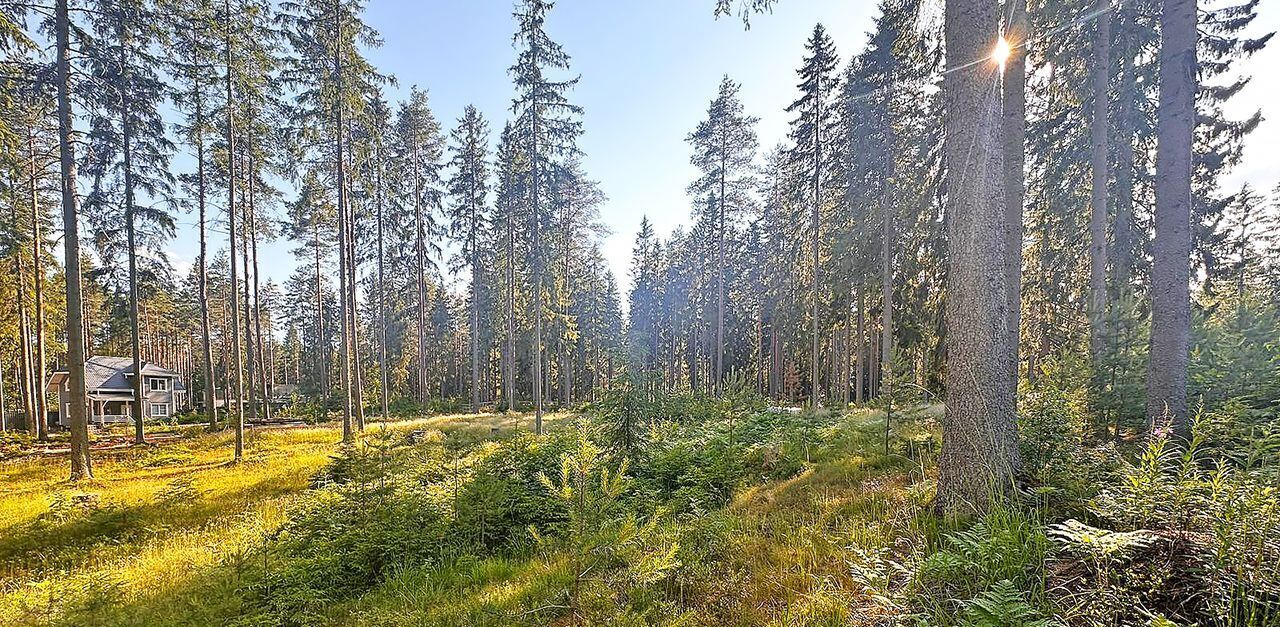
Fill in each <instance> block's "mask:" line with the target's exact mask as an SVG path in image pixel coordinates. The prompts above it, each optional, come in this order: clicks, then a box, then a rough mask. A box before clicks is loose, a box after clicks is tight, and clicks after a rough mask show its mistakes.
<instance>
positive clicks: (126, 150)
mask: <svg viewBox="0 0 1280 627" xmlns="http://www.w3.org/2000/svg"><path fill="white" fill-rule="evenodd" d="M89 15H91V16H92V18H91V28H92V30H93V33H94V35H95V40H94V41H95V43H94V45H92V46H90V47H89V48H88V50H87V53H88V54H87V58H88V62H89V65H90V68H91V71H93V73H94V74H95V75H96V76H98V77H99V78H100V80H101V83H99V87H98V88H97V89H94V90H92V91H91V92H90V93H91V96H90V98H91V101H90V102H91V105H90V106H91V110H90V112H89V113H90V119H89V124H90V128H91V130H90V133H89V142H90V145H92V146H93V151H92V156H91V158H90V160H89V161H88V166H87V167H86V173H87V174H89V175H90V176H92V177H93V178H94V185H93V190H92V191H91V192H90V194H89V195H88V196H87V197H86V199H85V208H86V211H88V212H89V213H90V215H91V218H92V219H93V220H94V222H95V223H96V231H97V232H96V237H95V241H96V242H97V244H98V248H99V250H100V251H101V252H102V253H103V254H104V256H105V257H106V258H107V259H109V260H112V262H111V263H109V264H108V266H107V268H106V269H108V270H110V269H111V268H113V267H115V265H116V262H118V261H119V260H120V258H121V257H123V258H124V262H125V265H126V268H127V270H126V271H127V277H128V280H127V285H128V287H127V290H128V292H127V293H128V303H129V325H130V328H131V330H132V336H131V341H130V349H131V350H130V352H131V355H132V358H133V366H132V369H131V372H132V379H131V385H132V387H133V402H132V414H133V420H134V442H135V443H138V444H141V443H143V441H144V439H143V424H142V422H143V419H144V418H145V416H144V414H143V411H144V408H143V407H144V396H143V384H144V377H143V360H142V338H141V327H142V321H141V318H140V314H139V300H140V298H141V293H140V283H141V281H142V280H143V277H142V273H162V274H167V273H168V271H167V269H166V268H164V266H165V265H166V261H165V258H164V257H165V256H164V252H163V250H164V242H165V241H166V240H167V239H169V238H171V237H172V236H173V235H174V224H173V218H172V217H171V216H170V215H169V213H168V211H167V210H166V207H167V203H169V202H171V198H172V184H173V175H172V174H171V173H170V171H169V157H170V155H171V154H172V152H173V144H172V142H170V141H169V138H168V137H167V135H166V133H165V124H164V120H163V119H162V117H161V110H160V105H161V103H162V102H163V101H164V100H165V99H166V97H167V95H168V86H167V85H166V84H165V83H164V82H163V79H162V77H161V76H160V75H159V73H158V71H157V69H158V68H159V66H160V65H161V60H160V57H159V53H160V47H161V46H164V45H167V44H168V41H167V36H168V33H166V32H164V30H163V29H162V25H163V21H161V19H160V17H159V14H158V7H157V6H156V5H154V4H153V3H152V2H151V1H150V0H126V1H124V2H114V1H113V2H102V3H96V4H94V5H93V6H92V10H91V11H90V12H89ZM140 197H141V198H140ZM148 253H149V254H148ZM144 255H145V257H144Z"/></svg>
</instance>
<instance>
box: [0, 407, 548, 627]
mask: <svg viewBox="0 0 1280 627" xmlns="http://www.w3.org/2000/svg"><path fill="white" fill-rule="evenodd" d="M556 419H557V417H552V419H551V422H554V421H555V420H556ZM516 420H517V418H514V417H501V416H479V417H476V416H469V417H466V418H462V417H458V416H436V417H429V418H420V419H414V420H405V421H399V422H393V423H388V424H381V423H376V424H374V425H372V426H371V427H370V429H372V430H380V429H383V428H387V429H390V430H393V431H413V430H419V429H424V430H440V431H443V432H446V433H456V434H458V436H459V437H460V438H471V439H474V438H479V437H488V436H489V434H490V430H491V429H492V428H495V427H496V428H498V429H499V430H500V431H501V432H509V431H510V430H511V429H513V428H514V426H515V422H516ZM530 422H531V421H529V420H528V419H525V420H524V423H525V426H526V428H527V425H528V424H530ZM180 432H181V434H182V436H183V437H181V438H180V439H178V440H175V441H171V442H166V443H164V444H162V445H158V446H143V447H133V448H129V449H123V450H113V451H110V452H105V453H98V454H96V455H95V457H94V477H95V478H94V480H93V481H90V482H82V483H80V484H77V485H71V484H68V483H67V482H66V481H65V478H66V474H67V470H66V468H65V465H66V460H65V458H62V457H35V456H31V457H24V458H18V459H14V460H9V461H4V462H0V625H28V624H30V625H44V624H101V625H108V624H111V625H115V624H119V625H129V624H137V625H161V624H217V623H221V622H224V619H225V617H226V616H227V615H235V614H236V613H237V612H239V611H240V610H241V609H242V608H240V607H239V604H238V602H237V601H236V599H237V596H238V595H237V593H236V587H237V585H238V582H237V580H238V573H239V571H241V570H243V569H244V568H245V567H246V564H245V561H246V560H249V559H252V556H253V555H254V553H255V551H256V549H257V547H259V546H261V543H262V542H263V541H264V539H265V538H268V537H269V536H270V535H271V534H272V532H274V531H275V530H276V529H278V528H279V527H280V525H281V524H282V523H283V522H284V521H285V519H286V514H287V512H288V510H289V508H290V505H291V504H292V503H293V502H294V501H295V500H296V499H297V498H299V496H300V495H301V494H302V493H303V492H304V491H305V490H306V489H307V488H308V487H310V485H311V479H312V477H313V476H314V475H315V474H316V472H317V471H318V470H320V469H321V468H322V467H324V466H325V465H326V464H327V463H328V462H329V461H330V456H331V455H332V454H333V453H334V452H335V451H336V450H337V446H338V441H339V440H340V437H341V431H340V428H339V427H337V426H334V425H322V426H316V427H305V428H285V429H261V430H250V431H249V432H248V433H247V435H246V449H245V460H244V461H242V462H241V463H238V464H235V463H232V461H231V451H232V438H233V435H232V434H231V433H230V432H227V431H222V432H218V433H206V432H203V431H201V430H200V429H199V428H198V427H197V428H186V429H181V430H180ZM175 601H177V602H176V603H175Z"/></svg>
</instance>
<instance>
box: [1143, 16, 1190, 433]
mask: <svg viewBox="0 0 1280 627" xmlns="http://www.w3.org/2000/svg"><path fill="white" fill-rule="evenodd" d="M1160 32H1161V42H1160V107H1159V113H1158V122H1157V137H1158V141H1159V145H1158V147H1157V149H1156V173H1157V182H1156V210H1155V239H1154V240H1153V241H1152V246H1151V249H1152V254H1151V257H1152V265H1151V359H1150V360H1149V363H1148V366H1147V419H1148V421H1150V422H1151V423H1153V424H1156V425H1159V424H1163V423H1164V422H1165V421H1166V420H1167V421H1170V422H1171V424H1172V426H1173V428H1174V430H1175V431H1176V432H1177V433H1178V434H1179V435H1181V436H1184V437H1186V436H1189V435H1190V421H1189V419H1188V418H1189V417H1188V415H1187V410H1188V408H1187V362H1188V359H1189V355H1188V349H1189V346H1190V339H1191V293H1190V282H1191V168H1192V160H1191V159H1192V155H1191V150H1192V144H1191V142H1192V134H1193V132H1194V131H1195V123H1196V110H1195V95H1196V0H1164V13H1163V14H1162V15H1161V17H1160Z"/></svg>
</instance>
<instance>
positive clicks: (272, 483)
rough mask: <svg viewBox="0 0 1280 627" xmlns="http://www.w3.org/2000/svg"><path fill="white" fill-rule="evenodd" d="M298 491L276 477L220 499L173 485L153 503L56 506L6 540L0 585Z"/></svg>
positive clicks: (0, 551) (0, 545)
mask: <svg viewBox="0 0 1280 627" xmlns="http://www.w3.org/2000/svg"><path fill="white" fill-rule="evenodd" d="M298 490H299V488H298V486H296V485H292V484H291V483H290V482H288V481H283V480H282V477H281V476H279V475H271V476H265V477H263V478H261V479H259V480H257V481H255V482H253V483H250V484H246V485H243V486H240V487H238V488H237V489H235V490H231V491H227V492H221V493H219V494H217V495H214V496H207V495H200V494H199V493H195V492H189V491H185V490H184V489H183V488H182V487H181V486H172V485H171V486H170V487H166V488H164V489H162V490H161V492H160V493H159V494H157V497H156V498H154V499H153V500H152V501H150V502H144V503H137V504H132V505H118V504H110V503H108V504H101V505H95V504H92V503H84V504H72V505H64V504H59V505H55V506H54V507H53V508H51V510H50V511H48V512H46V513H45V514H43V515H41V516H40V517H37V518H36V519H35V520H32V521H30V522H28V523H25V524H20V525H17V526H15V527H14V528H12V529H10V530H8V531H7V532H6V533H5V534H4V537H2V538H0V563H4V564H5V567H4V571H3V572H0V581H3V580H5V579H15V578H18V577H19V576H21V577H22V578H30V577H32V576H38V577H42V576H45V575H47V574H49V573H51V572H56V571H57V570H60V569H63V568H69V567H72V566H74V565H75V564H77V563H78V562H81V561H83V560H86V559H89V558H90V557H91V556H92V554H93V552H94V550H95V549H98V548H101V547H104V546H115V545H125V544H140V543H143V542H145V541H147V540H150V539H153V538H157V537H162V536H163V535H165V534H176V533H181V532H184V531H190V530H195V529H199V528H201V527H203V526H206V525H208V524H210V523H211V522H213V521H215V520H218V519H223V518H229V517H234V516H238V515H240V514H242V513H243V512H245V511H248V510H250V509H252V508H253V507H254V505H255V504H256V503H259V502H262V501H266V500H270V499H275V498H279V497H282V496H285V495H287V494H290V493H293V492H297V491H298Z"/></svg>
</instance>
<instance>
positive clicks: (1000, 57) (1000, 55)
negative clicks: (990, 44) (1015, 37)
mask: <svg viewBox="0 0 1280 627" xmlns="http://www.w3.org/2000/svg"><path fill="white" fill-rule="evenodd" d="M1012 54H1013V46H1011V45H1009V40H1008V39H1005V38H1004V36H1003V35H1001V36H1000V39H999V40H997V41H996V48H995V50H992V51H991V60H993V61H995V62H996V63H997V64H999V65H1000V69H1004V66H1005V63H1008V61H1009V56H1010V55H1012Z"/></svg>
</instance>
